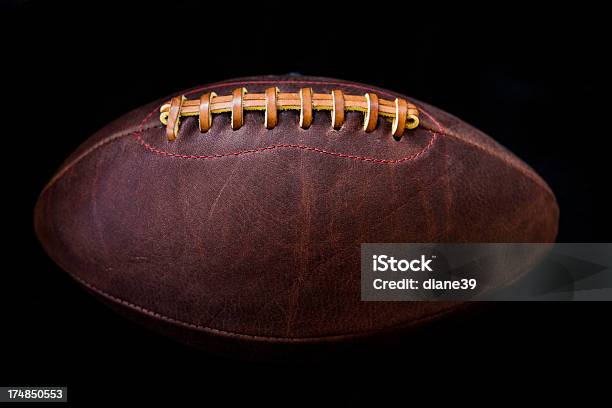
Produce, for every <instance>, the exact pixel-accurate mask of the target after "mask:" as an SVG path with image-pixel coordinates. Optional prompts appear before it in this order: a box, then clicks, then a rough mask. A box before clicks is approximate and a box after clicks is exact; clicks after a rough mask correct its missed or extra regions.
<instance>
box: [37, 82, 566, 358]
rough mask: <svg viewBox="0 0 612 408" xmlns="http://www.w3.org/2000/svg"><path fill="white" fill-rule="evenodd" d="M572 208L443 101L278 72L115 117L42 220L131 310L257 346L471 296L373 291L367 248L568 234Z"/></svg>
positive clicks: (299, 342) (169, 331)
mask: <svg viewBox="0 0 612 408" xmlns="http://www.w3.org/2000/svg"><path fill="white" fill-rule="evenodd" d="M517 137H520V135H517ZM558 215H559V210H558V206H557V203H556V199H555V196H554V194H553V192H552V191H551V189H550V188H549V187H548V185H547V184H546V183H545V182H544V181H543V180H542V179H541V178H540V177H539V176H538V175H537V174H536V173H535V172H534V170H533V169H531V168H530V167H529V166H528V165H527V164H525V163H524V162H522V161H521V160H520V159H518V158H517V157H516V156H514V155H513V154H512V153H511V152H509V151H508V150H506V149H505V148H504V147H502V146H501V145H500V144H498V143H497V142H495V141H494V140H493V139H492V138H490V137H489V136H487V135H485V134H484V133H482V132H480V131H479V130H477V129H475V128H473V127H471V126H470V125H468V124H466V123H465V122H463V121H461V120H459V119H457V118H456V117H454V116H452V115H450V114H448V113H445V112H443V111H441V110H440V109H437V108H435V107H432V106H430V105H427V104H425V103H422V102H419V101H417V100H414V99H412V98H410V97H407V96H404V95H401V94H398V93H396V92H391V91H387V90H384V89H379V88H377V87H373V86H367V85H363V84H358V83H353V82H346V81H340V80H335V79H329V78H318V77H317V78H315V77H300V76H265V77H252V78H242V79H237V80H230V81H225V82H219V83H215V84H211V85H206V86H202V87H198V88H195V89H191V90H187V91H183V92H180V93H177V94H175V95H172V96H170V97H167V98H162V99H160V100H158V101H155V102H153V103H150V104H148V105H146V106H143V107H141V108H139V109H136V110H134V111H132V112H130V113H128V114H126V115H125V116H123V117H121V118H119V119H117V120H116V121H114V122H112V123H110V124H109V125H107V126H106V127H104V128H103V129H101V130H100V131H98V132H97V133H95V134H94V135H93V136H91V137H90V138H89V139H87V140H86V141H85V142H84V143H83V144H82V145H81V146H80V147H79V148H78V149H77V150H76V151H75V152H74V153H73V154H72V155H71V156H70V157H69V158H68V159H67V160H66V161H65V162H64V163H63V164H62V165H61V167H60V168H59V170H58V171H57V172H56V174H55V175H54V176H53V177H52V178H51V179H50V181H49V182H48V184H47V185H46V186H45V187H44V189H43V190H42V192H41V194H40V197H39V199H38V202H37V204H36V207H35V211H34V225H35V230H36V234H37V236H38V238H39V240H40V242H41V243H42V245H43V247H44V249H45V251H46V252H47V253H48V254H49V256H50V257H51V258H52V259H53V260H54V261H55V262H56V263H57V264H58V265H59V266H60V267H61V268H62V269H64V270H65V271H66V272H67V273H69V274H70V275H71V276H72V277H73V278H74V279H75V280H76V281H78V282H79V284H81V285H82V286H83V287H84V288H85V289H87V290H88V291H90V292H91V293H93V294H94V295H96V296H97V297H98V298H99V299H101V300H102V301H104V302H105V303H106V304H108V305H110V306H111V307H112V308H113V309H116V310H117V311H119V312H120V313H122V314H124V315H125V316H127V317H128V318H130V319H132V320H134V321H137V322H139V323H141V324H144V325H145V326H147V327H149V328H151V329H153V330H155V331H157V332H160V333H163V334H165V335H168V336H170V337H173V338H175V339H177V340H179V341H182V342H185V343H188V344H190V345H194V346H197V347H200V348H203V349H206V350H210V351H215V352H221V353H230V354H243V355H244V354H247V355H256V354H257V353H259V352H260V351H261V352H264V351H265V352H268V351H272V352H274V351H286V350H299V349H300V348H302V347H306V348H307V347H310V346H312V345H317V344H333V345H334V347H337V345H338V344H346V343H350V342H351V341H352V340H356V341H358V340H359V339H368V338H376V337H378V336H393V335H394V334H395V333H400V332H405V331H410V330H411V329H414V328H417V327H426V325H427V324H428V323H430V322H433V321H436V320H438V319H442V318H447V317H448V316H450V315H452V314H453V313H454V312H457V311H459V310H462V309H463V303H462V302H367V301H362V300H361V295H360V290H361V286H360V262H361V259H360V246H361V244H362V243H385V242H398V243H402V242H419V243H429V242H432V243H436V242H442V243H455V242H457V243H469V242H519V243H520V242H554V240H555V237H556V234H557V225H558ZM491 280H492V281H493V282H495V276H493V277H491ZM508 280H509V279H508V277H507V276H506V277H504V279H501V278H500V279H499V284H500V285H501V284H502V283H503V282H506V281H508Z"/></svg>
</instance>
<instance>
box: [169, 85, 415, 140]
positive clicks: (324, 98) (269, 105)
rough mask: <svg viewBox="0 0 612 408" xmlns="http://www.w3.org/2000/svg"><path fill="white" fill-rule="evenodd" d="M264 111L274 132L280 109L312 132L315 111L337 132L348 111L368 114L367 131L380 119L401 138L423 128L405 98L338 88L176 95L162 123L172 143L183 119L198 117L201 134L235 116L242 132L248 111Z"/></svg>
mask: <svg viewBox="0 0 612 408" xmlns="http://www.w3.org/2000/svg"><path fill="white" fill-rule="evenodd" d="M245 110H247V111H250V110H260V111H261V110H263V111H264V112H265V116H264V125H265V127H266V128H267V129H273V128H274V127H275V126H276V125H277V123H278V111H279V110H297V111H299V112H300V122H299V125H300V127H301V128H303V129H308V128H309V127H310V125H311V124H312V117H313V111H331V125H332V128H333V129H335V130H339V129H340V128H342V125H343V124H344V113H345V111H358V112H363V113H364V123H363V130H364V131H365V132H372V131H373V130H374V129H376V126H377V124H378V118H379V116H382V117H384V118H386V119H388V120H390V121H391V122H392V125H391V129H392V134H393V136H394V137H395V138H401V137H402V135H403V134H404V130H405V129H406V128H408V129H414V128H416V127H417V126H418V125H419V111H418V109H417V108H416V106H414V105H413V104H411V103H409V102H407V101H406V100H405V99H403V98H395V100H394V101H388V100H385V99H380V98H378V96H377V95H376V94H374V93H366V94H365V95H345V94H344V93H343V92H342V91H341V90H339V89H335V90H333V91H332V92H331V93H329V94H327V93H325V94H322V93H313V92H312V89H311V88H302V89H300V91H299V92H298V93H288V92H280V90H279V89H278V88H276V87H272V88H267V89H266V90H265V92H264V93H253V94H249V93H248V92H247V90H246V88H237V89H235V90H234V91H233V92H232V94H231V95H224V96H219V95H217V94H216V93H215V92H207V93H205V94H203V95H202V96H201V97H200V98H199V99H192V100H190V99H186V98H185V97H184V96H183V95H181V96H176V97H174V98H172V99H171V100H170V102H167V103H165V104H163V105H162V106H161V108H160V112H161V115H160V120H161V122H162V123H163V124H164V125H166V136H167V137H168V140H170V141H172V140H175V139H176V137H177V135H178V130H179V124H180V120H181V117H183V116H198V121H199V127H200V132H207V131H208V130H209V129H210V128H211V126H212V121H213V116H212V115H213V113H214V114H219V113H224V112H229V113H231V115H232V119H231V123H232V129H234V130H237V129H240V128H241V127H242V125H243V123H244V111H245Z"/></svg>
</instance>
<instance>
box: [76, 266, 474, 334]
mask: <svg viewBox="0 0 612 408" xmlns="http://www.w3.org/2000/svg"><path fill="white" fill-rule="evenodd" d="M69 275H70V276H72V277H73V278H74V279H75V280H76V281H77V282H79V283H80V284H81V285H83V286H85V287H87V288H88V289H89V290H92V291H94V292H96V293H97V294H99V295H100V296H103V297H105V298H107V299H109V300H112V301H113V302H116V303H119V304H121V305H123V306H125V307H128V308H130V309H133V310H136V311H138V312H141V313H144V314H145V315H147V316H149V317H152V318H155V319H159V320H162V321H165V322H167V323H171V324H175V325H178V326H183V327H186V328H189V329H195V330H199V331H204V332H208V333H212V334H217V335H223V336H229V337H235V338H239V339H246V340H259V341H270V342H273V341H276V342H291V343H312V342H316V341H321V340H325V341H331V340H342V339H350V338H355V337H361V336H367V335H371V334H374V333H377V332H380V331H382V330H393V329H398V328H409V327H413V326H415V325H418V324H421V323H425V322H427V321H430V320H433V319H436V318H438V317H440V316H443V315H445V314H447V313H449V312H451V311H453V310H455V309H456V308H457V307H462V306H463V307H464V306H465V303H463V304H457V303H453V304H452V305H450V306H449V307H446V308H444V309H442V310H439V311H437V312H434V313H432V314H430V315H427V316H422V317H420V318H417V319H413V320H409V321H404V322H400V323H397V324H396V325H393V326H389V327H387V328H384V329H380V330H379V329H372V330H364V331H358V332H354V333H347V334H335V335H329V336H318V337H280V336H258V335H254V334H244V333H237V332H231V331H226V330H220V329H215V328H213V327H209V326H202V325H198V324H195V323H190V322H186V321H183V320H179V319H175V318H173V317H169V316H166V315H163V314H161V313H158V312H154V311H152V310H149V309H147V308H145V307H142V306H139V305H137V304H134V303H131V302H128V301H127V300H124V299H121V298H118V297H116V296H113V295H111V294H110V293H107V292H105V291H103V290H102V289H99V288H98V287H96V286H94V285H92V284H91V283H88V282H87V281H85V280H83V279H82V278H80V277H78V276H76V275H74V274H72V273H69Z"/></svg>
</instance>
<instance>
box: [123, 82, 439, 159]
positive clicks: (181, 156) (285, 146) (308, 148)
mask: <svg viewBox="0 0 612 408" xmlns="http://www.w3.org/2000/svg"><path fill="white" fill-rule="evenodd" d="M279 82H282V83H285V84H294V85H295V84H303V85H339V86H346V87H352V88H355V89H365V90H372V89H375V88H372V87H366V86H362V85H357V84H350V83H346V82H323V81H282V80H281V81H251V82H244V81H235V82H226V83H223V82H222V83H218V84H213V85H207V86H204V87H201V88H196V89H193V90H191V91H189V92H187V93H185V94H184V95H186V96H187V95H192V94H194V93H196V92H201V91H204V90H209V89H212V88H218V87H222V86H232V85H257V84H277V83H279ZM376 91H377V92H378V93H380V94H382V95H386V96H389V97H393V95H392V94H390V93H388V92H385V91H381V90H378V89H376ZM419 109H420V110H421V111H422V112H423V114H425V115H426V116H427V117H428V118H429V119H430V120H431V121H433V122H434V123H435V124H436V125H437V126H438V128H439V129H440V131H441V133H445V131H446V129H445V128H444V127H443V126H442V125H441V124H440V123H439V122H438V121H437V120H435V119H434V118H433V117H432V116H431V115H430V114H429V113H427V112H426V111H424V110H423V108H421V107H419ZM156 112H157V108H156V109H154V110H153V111H151V112H150V113H149V114H148V115H146V116H145V118H144V119H143V120H142V122H140V126H139V128H138V129H137V130H136V131H134V136H135V137H136V140H137V141H138V143H140V144H141V145H142V146H143V147H144V148H145V149H147V150H149V151H151V152H153V153H156V154H159V155H162V156H166V157H175V158H179V159H204V160H206V159H217V158H222V157H230V156H241V155H245V154H255V153H262V152H267V151H270V150H275V149H300V150H306V151H311V152H315V153H320V154H327V155H330V156H333V157H338V158H345V159H352V160H360V161H366V162H370V163H376V164H398V163H402V162H405V161H410V160H414V159H416V158H418V157H419V156H421V155H422V154H423V153H425V152H426V151H427V150H429V149H430V148H431V147H432V146H433V144H434V143H435V141H436V139H437V137H438V133H436V132H433V131H431V130H429V129H427V131H428V132H430V133H431V134H432V136H431V139H430V140H429V143H428V144H427V145H426V146H425V147H424V148H423V149H421V150H420V151H419V152H418V153H415V154H413V155H411V156H407V157H403V158H400V159H376V158H373V157H366V156H355V155H350V154H345V153H336V152H330V151H327V150H323V149H320V148H317V147H312V146H306V145H299V144H278V145H271V146H266V147H261V148H257V149H251V150H242V151H238V152H232V153H223V154H213V155H190V154H179V153H171V152H168V151H165V150H161V149H159V148H157V147H154V146H151V145H150V144H148V143H147V142H145V140H144V139H143V138H142V131H143V128H144V124H145V123H146V122H147V121H148V120H149V119H150V118H151V116H153V114H155V113H156Z"/></svg>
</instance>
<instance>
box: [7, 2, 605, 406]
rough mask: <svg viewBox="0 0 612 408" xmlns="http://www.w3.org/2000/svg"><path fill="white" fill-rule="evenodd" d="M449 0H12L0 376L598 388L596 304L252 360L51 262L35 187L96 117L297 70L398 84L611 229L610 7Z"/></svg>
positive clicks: (99, 389) (496, 314) (351, 388)
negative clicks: (175, 330)
mask: <svg viewBox="0 0 612 408" xmlns="http://www.w3.org/2000/svg"><path fill="white" fill-rule="evenodd" d="M45 3H46V4H45ZM441 9H443V7H442V6H441V5H440V6H438V7H436V8H435V9H433V10H417V9H415V8H411V5H410V4H406V5H404V6H402V7H399V6H397V5H393V6H392V7H391V6H389V5H386V6H384V7H383V5H382V4H370V5H369V6H363V5H357V4H356V3H355V4H354V5H348V4H347V5H342V6H341V5H337V6H333V7H332V6H331V5H330V4H328V5H325V6H320V5H315V4H313V3H287V2H285V3H282V4H272V3H267V4H265V5H264V4H252V5H251V6H249V7H248V8H247V7H246V6H244V5H241V6H238V5H230V4H229V3H228V6H227V7H225V8H223V7H219V6H217V8H214V9H213V8H211V6H210V5H207V6H206V7H196V6H193V5H189V4H184V3H174V4H172V5H171V4H170V3H166V4H162V5H154V4H152V3H146V5H142V6H139V7H133V8H129V9H128V8H127V7H126V5H125V3H124V4H112V5H111V4H107V3H105V4H103V5H98V4H93V3H91V2H82V4H66V3H64V4H61V3H55V2H41V3H36V2H17V3H14V4H12V5H8V6H6V7H3V9H2V17H1V20H0V21H1V23H2V29H1V33H2V48H3V50H2V69H3V71H4V73H3V74H2V77H3V89H4V91H3V98H2V99H3V104H5V108H4V115H3V123H2V129H3V132H2V137H3V154H2V168H3V173H2V174H3V176H4V177H3V182H4V183H3V204H4V208H5V210H4V212H3V213H4V216H5V221H4V222H3V224H4V226H5V229H4V232H5V234H4V236H5V242H4V245H3V260H4V262H3V267H2V279H1V280H0V285H1V286H0V296H1V302H2V308H1V309H0V319H1V323H0V345H1V348H0V352H1V353H2V356H1V358H0V385H67V386H68V387H69V389H70V399H71V401H72V402H91V401H103V402H112V401H116V400H117V399H118V398H125V399H129V400H131V401H134V402H136V401H140V400H147V401H172V400H175V399H177V400H186V399H196V400H198V401H200V402H203V403H206V402H211V401H213V400H215V401H220V402H232V401H236V400H248V401H251V400H259V399H262V400H264V401H278V402H283V401H297V402H304V401H308V402H313V403H315V404H317V403H318V404H323V403H329V402H330V399H331V400H333V401H336V402H363V401H364V399H366V398H367V399H372V400H375V399H378V398H385V399H388V398H395V399H397V400H398V401H403V402H409V401H412V399H413V398H415V397H416V396H420V397H425V398H427V399H429V400H430V402H432V403H433V402H435V401H436V400H437V398H439V397H440V396H441V395H444V394H446V395H450V396H463V397H468V398H475V397H476V396H477V395H481V394H482V393H483V391H485V390H488V391H492V392H494V393H496V394H498V395H497V397H496V398H499V396H500V395H504V399H505V398H507V396H508V395H517V394H520V393H519V392H518V391H523V390H525V389H526V388H533V389H538V390H540V391H543V392H544V393H545V394H548V396H547V397H552V396H559V395H562V396H563V397H565V396H567V394H571V393H572V392H573V391H574V390H575V389H576V388H575V387H574V386H573V385H572V386H570V383H571V384H575V382H576V380H588V381H591V380H593V381H594V382H593V383H591V385H590V387H589V389H590V391H589V392H591V391H594V390H600V389H601V388H600V385H599V383H598V382H597V380H595V378H596V377H597V374H596V372H595V371H594V369H595V368H604V369H607V365H608V363H609V362H610V357H609V355H610V352H609V350H610V340H612V336H610V334H609V326H610V317H609V316H610V314H609V312H610V307H609V306H608V305H607V304H604V303H593V304H578V303H575V304H572V303H565V304H543V303H539V304H525V303H522V304H518V303H516V304H495V305H493V304H491V305H489V306H490V307H486V308H485V310H483V311H481V312H479V313H476V314H474V315H470V316H466V317H459V318H457V319H456V320H454V321H453V322H452V323H447V325H446V326H441V327H436V328H434V329H432V330H431V331H429V332H426V333H420V334H417V335H415V336H414V337H411V338H408V339H406V340H405V342H404V344H403V347H401V348H399V349H397V350H398V351H396V352H395V353H394V354H393V355H391V356H390V355H389V354H388V352H389V350H374V351H373V352H372V354H371V355H367V356H366V355H363V356H362V355H358V356H352V357H349V358H346V357H342V358H336V359H333V360H329V361H324V362H316V363H315V362H310V363H305V362H301V363H266V364H262V363H247V362H242V361H237V360H228V359H226V358H222V357H215V356H209V355H207V354H205V353H201V352H196V351H193V350H191V349H189V348H187V347H184V346H182V345H180V344H176V343H174V342H173V341H171V340H168V339H165V338H162V337H158V336H157V335H154V334H151V333H149V332H148V331H146V330H145V329H142V328H140V327H139V326H136V325H133V324H132V323H130V322H128V321H125V320H123V319H122V318H119V317H118V316H117V315H115V314H114V313H113V312H112V311H110V310H109V309H107V308H106V307H104V306H103V305H101V304H100V303H99V302H98V301H97V300H95V299H94V298H93V297H91V296H90V295H88V294H87V293H85V292H84V291H82V290H81V289H80V288H79V287H78V285H77V284H76V283H75V282H74V281H73V280H71V279H70V278H69V276H68V275H67V274H65V273H64V272H62V271H61V270H60V269H59V267H58V266H56V265H55V264H54V263H53V262H52V261H51V260H50V259H49V258H48V257H47V256H46V255H45V253H44V251H43V250H42V248H41V246H40V245H39V244H38V242H37V240H36V238H35V236H34V232H33V227H32V210H33V207H34V203H35V201H36V198H37V195H38V193H39V192H40V191H41V190H42V188H43V186H44V185H45V183H46V182H47V181H48V180H49V179H50V177H51V176H52V175H53V173H54V171H55V170H56V169H57V168H58V166H59V165H60V163H61V162H62V161H63V160H64V159H65V158H66V157H67V156H68V154H69V153H71V152H72V151H73V150H74V149H75V148H76V147H77V146H78V145H79V144H80V143H82V142H83V141H84V140H85V139H86V138H87V137H88V136H89V135H90V134H92V133H93V132H94V131H96V130H97V129H99V128H100V127H102V126H103V125H105V124H106V123H108V122H110V121H112V120H113V119H115V118H116V117H118V116H120V115H121V114H123V113H125V112H127V111H129V110H131V109H133V108H136V107H138V106H140V105H142V104H144V103H146V102H149V101H151V100H154V99H157V98H159V97H161V96H164V95H167V94H170V93H173V92H175V91H177V90H179V89H184V88H189V87H192V86H196V85H201V84H206V83H209V82H214V81H218V80H223V79H230V78H232V77H240V76H247V75H264V74H283V73H288V72H299V73H302V74H308V75H321V76H329V77H336V78H341V79H346V80H352V81H357V82H364V83H368V84H372V85H376V86H379V87H383V88H388V89H393V90H395V91H398V92H401V93H404V94H407V95H410V96H412V97H414V98H417V99H420V100H422V101H425V102H428V103H431V104H433V105H435V106H437V107H440V108H442V109H444V110H446V111H448V112H451V113H453V114H455V115H456V116H458V117H460V118H462V119H464V120H465V121H466V122H468V123H471V124H472V125H474V126H475V127H477V128H480V129H481V130H483V131H484V132H486V133H488V134H490V135H492V136H494V138H495V139H496V140H498V141H499V142H500V143H502V144H503V145H505V146H506V147H508V148H509V149H510V150H512V151H513V152H514V153H515V154H517V155H518V156H519V157H521V158H522V159H524V160H525V161H526V162H527V163H529V164H530V165H531V166H532V167H534V168H535V169H536V171H537V172H538V173H539V174H540V175H542V177H543V178H544V179H545V180H546V181H547V182H548V183H549V184H550V185H551V187H552V189H553V191H554V192H555V193H556V195H557V198H558V201H559V206H560V208H561V220H560V230H559V236H558V241H560V242H609V241H610V240H611V236H612V232H611V230H610V227H611V222H610V216H609V210H608V209H609V207H610V205H609V202H608V200H607V196H606V193H607V190H608V189H609V186H610V170H609V167H608V164H609V163H608V162H609V159H608V158H609V157H610V154H609V148H610V143H609V138H610V132H609V130H608V129H609V123H608V121H609V119H610V106H609V105H610V104H609V102H608V100H607V98H608V95H607V94H606V93H605V92H607V91H604V83H605V82H606V80H607V76H608V75H609V72H610V71H609V69H608V67H607V66H605V65H604V58H603V55H605V54H609V41H608V40H607V36H608V29H607V28H608V27H607V25H608V24H609V22H608V21H604V18H603V13H601V11H598V10H592V9H588V8H586V7H581V8H579V9H569V10H562V9H552V8H551V9H546V10H535V9H533V6H526V5H517V4H516V3H515V4H513V5H512V6H507V7H503V6H501V5H498V6H496V7H495V8H492V9H485V10H482V9H481V10H461V12H459V10H457V11H455V10H446V11H447V12H446V13H443V12H442V10H441ZM500 182H503V180H500ZM544 382H546V384H547V385H546V386H544V387H542V384H543V383H544ZM384 384H388V385H389V386H390V387H391V388H384ZM287 398H289V399H287Z"/></svg>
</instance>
